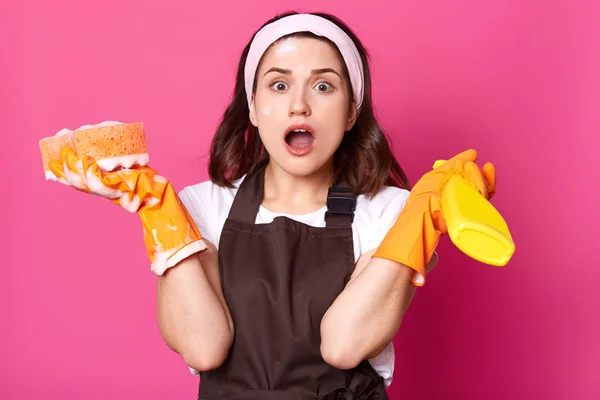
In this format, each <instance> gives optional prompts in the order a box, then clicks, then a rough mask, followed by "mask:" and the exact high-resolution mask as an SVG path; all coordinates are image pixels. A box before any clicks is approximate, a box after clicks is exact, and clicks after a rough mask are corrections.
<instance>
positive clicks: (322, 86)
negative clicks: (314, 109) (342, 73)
mask: <svg viewBox="0 0 600 400" xmlns="http://www.w3.org/2000/svg"><path fill="white" fill-rule="evenodd" d="M315 88H316V89H317V90H318V91H319V92H328V91H330V90H331V89H332V88H333V87H332V86H331V85H330V84H329V83H327V82H319V83H317V86H315Z"/></svg>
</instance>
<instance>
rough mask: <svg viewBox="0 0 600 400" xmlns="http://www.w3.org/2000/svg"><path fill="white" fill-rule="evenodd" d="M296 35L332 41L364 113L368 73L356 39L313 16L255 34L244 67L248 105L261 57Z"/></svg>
mask: <svg viewBox="0 0 600 400" xmlns="http://www.w3.org/2000/svg"><path fill="white" fill-rule="evenodd" d="M296 32H311V33H314V34H315V35H317V36H323V37H326V38H327V39H329V40H331V41H332V42H333V43H335V45H336V46H337V48H338V49H339V50H340V53H342V57H343V58H344V62H345V63H346V68H347V69H348V75H349V76H350V83H351V84H352V92H353V94H354V101H355V103H356V109H357V110H360V107H361V105H362V100H363V94H364V92H363V90H364V89H363V87H364V71H363V65H362V60H361V58H360V54H359V53H358V49H357V48H356V46H355V45H354V42H353V41H352V39H351V38H350V37H349V36H348V35H347V34H346V32H344V31H343V30H341V29H340V28H339V27H338V26H337V25H336V24H334V23H333V22H331V21H329V20H327V19H325V18H322V17H319V16H317V15H312V14H294V15H290V16H288V17H284V18H281V19H279V20H277V21H275V22H273V23H271V24H269V25H267V26H265V27H263V28H262V29H261V30H260V31H258V33H257V34H256V35H255V37H254V40H253V41H252V44H251V45H250V50H249V52H248V58H247V60H246V65H245V68H244V79H245V84H246V95H247V97H248V106H250V102H251V101H252V86H253V85H254V76H255V74H256V69H257V68H258V63H259V62H260V59H261V57H262V56H263V54H264V53H265V51H267V49H268V48H269V46H270V45H271V44H273V43H274V42H275V41H277V40H278V39H280V38H282V37H283V36H286V35H289V34H292V33H296Z"/></svg>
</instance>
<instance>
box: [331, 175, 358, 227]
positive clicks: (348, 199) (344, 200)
mask: <svg viewBox="0 0 600 400" xmlns="http://www.w3.org/2000/svg"><path fill="white" fill-rule="evenodd" d="M355 211H356V195H355V194H354V193H353V192H352V189H351V188H350V186H349V185H348V184H347V182H346V180H344V179H343V178H342V179H341V180H340V181H339V182H337V183H336V184H335V185H334V186H333V187H331V188H330V189H329V192H328V194H327V211H326V212H325V224H326V226H327V227H328V228H350V227H352V222H354V212H355Z"/></svg>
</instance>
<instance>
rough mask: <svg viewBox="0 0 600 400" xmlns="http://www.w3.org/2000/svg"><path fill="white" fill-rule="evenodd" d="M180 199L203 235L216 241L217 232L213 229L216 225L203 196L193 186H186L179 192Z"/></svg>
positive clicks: (213, 241) (210, 240)
mask: <svg viewBox="0 0 600 400" xmlns="http://www.w3.org/2000/svg"><path fill="white" fill-rule="evenodd" d="M179 199H180V200H181V202H182V203H183V205H184V206H185V208H186V209H187V210H188V212H189V213H190V216H191V217H192V219H193V220H194V222H195V223H196V226H197V227H198V230H199V231H200V234H201V235H202V237H203V238H204V239H206V240H208V241H209V242H211V243H215V240H214V236H215V234H214V232H213V230H212V229H211V227H214V226H215V225H214V223H213V222H212V219H211V214H210V213H209V212H208V207H207V205H206V204H204V201H203V200H202V197H201V196H199V195H198V193H196V191H195V190H194V188H193V187H186V188H184V189H183V190H181V191H180V192H179Z"/></svg>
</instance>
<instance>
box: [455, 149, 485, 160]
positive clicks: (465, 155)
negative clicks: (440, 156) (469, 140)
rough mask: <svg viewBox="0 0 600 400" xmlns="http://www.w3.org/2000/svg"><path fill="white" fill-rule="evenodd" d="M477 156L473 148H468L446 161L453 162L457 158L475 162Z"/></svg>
mask: <svg viewBox="0 0 600 400" xmlns="http://www.w3.org/2000/svg"><path fill="white" fill-rule="evenodd" d="M477 157H478V155H477V151H476V150H475V149H468V150H465V151H463V152H461V153H458V154H457V155H455V156H454V157H452V158H451V159H449V160H448V163H454V162H456V161H458V160H462V161H472V162H475V161H477Z"/></svg>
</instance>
